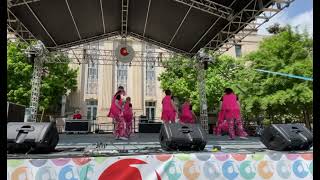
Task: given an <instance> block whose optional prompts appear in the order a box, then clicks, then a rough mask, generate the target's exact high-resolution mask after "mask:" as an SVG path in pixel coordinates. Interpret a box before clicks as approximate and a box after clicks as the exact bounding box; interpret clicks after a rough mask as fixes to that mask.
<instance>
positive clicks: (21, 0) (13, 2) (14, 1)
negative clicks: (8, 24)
mask: <svg viewBox="0 0 320 180" xmlns="http://www.w3.org/2000/svg"><path fill="white" fill-rule="evenodd" d="M38 1H40V0H7V5H8V8H11V7H15V6H21V5H25V4H29V3H34V2H38Z"/></svg>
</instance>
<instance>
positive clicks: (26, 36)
mask: <svg viewBox="0 0 320 180" xmlns="http://www.w3.org/2000/svg"><path fill="white" fill-rule="evenodd" d="M7 13H8V17H7V27H8V30H9V31H10V32H13V33H14V35H15V36H18V37H19V38H20V39H21V40H22V41H24V42H26V43H28V44H30V42H31V41H34V40H36V38H35V36H34V35H33V34H32V33H31V32H30V31H29V30H28V29H27V28H26V27H25V26H24V24H23V23H22V22H21V21H20V20H19V19H18V18H17V17H16V16H15V15H14V14H13V13H12V12H11V10H10V9H7Z"/></svg>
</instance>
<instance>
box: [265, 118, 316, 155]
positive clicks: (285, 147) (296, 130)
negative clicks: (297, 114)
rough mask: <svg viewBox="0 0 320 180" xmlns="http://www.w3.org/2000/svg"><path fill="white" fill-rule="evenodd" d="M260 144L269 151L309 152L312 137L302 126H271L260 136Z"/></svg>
mask: <svg viewBox="0 0 320 180" xmlns="http://www.w3.org/2000/svg"><path fill="white" fill-rule="evenodd" d="M260 139H261V142H262V143H263V144H264V145H265V146H266V147H267V148H268V149H271V150H277V151H292V150H309V149H310V148H311V147H312V143H313V135H312V133H311V132H310V130H309V129H307V128H306V127H304V125H302V124H272V125H271V126H269V127H267V128H265V129H264V130H263V131H262V134H261V137H260Z"/></svg>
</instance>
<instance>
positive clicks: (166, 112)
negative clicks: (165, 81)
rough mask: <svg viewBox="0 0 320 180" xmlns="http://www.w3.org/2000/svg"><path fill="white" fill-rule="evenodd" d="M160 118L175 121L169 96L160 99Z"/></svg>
mask: <svg viewBox="0 0 320 180" xmlns="http://www.w3.org/2000/svg"><path fill="white" fill-rule="evenodd" d="M161 119H162V120H163V121H164V122H165V123H167V122H170V121H171V122H175V119H176V112H175V109H174V106H173V104H172V103H171V96H165V97H164V98H163V100H162V114H161Z"/></svg>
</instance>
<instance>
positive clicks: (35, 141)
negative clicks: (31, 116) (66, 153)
mask: <svg viewBox="0 0 320 180" xmlns="http://www.w3.org/2000/svg"><path fill="white" fill-rule="evenodd" d="M58 141H59V134H58V131H57V128H56V125H55V123H53V122H51V123H32V122H25V123H17V122H11V123H8V124H7V151H8V152H9V153H48V152H52V151H54V150H55V147H56V145H57V144H58Z"/></svg>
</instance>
